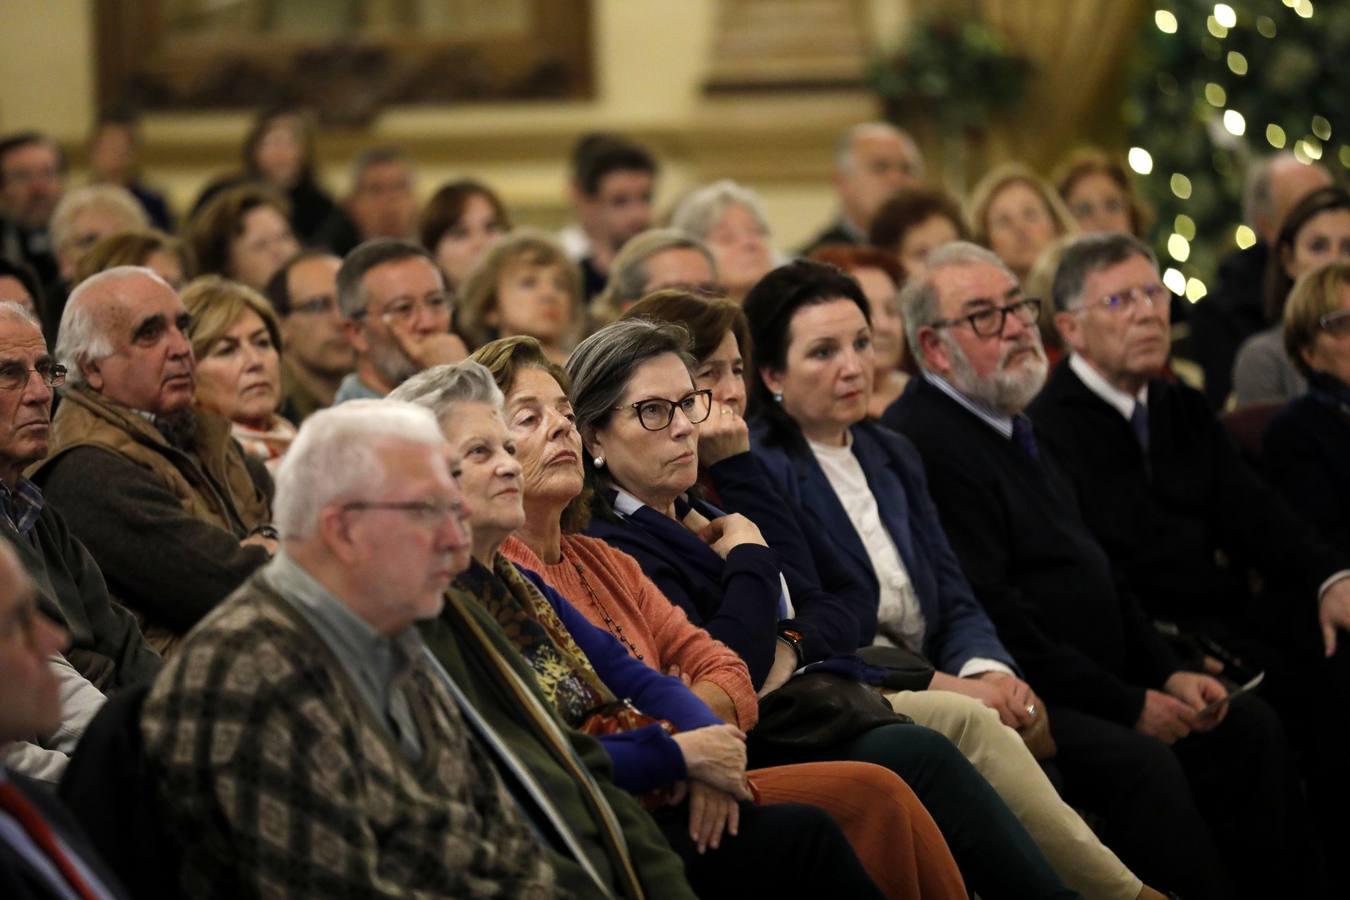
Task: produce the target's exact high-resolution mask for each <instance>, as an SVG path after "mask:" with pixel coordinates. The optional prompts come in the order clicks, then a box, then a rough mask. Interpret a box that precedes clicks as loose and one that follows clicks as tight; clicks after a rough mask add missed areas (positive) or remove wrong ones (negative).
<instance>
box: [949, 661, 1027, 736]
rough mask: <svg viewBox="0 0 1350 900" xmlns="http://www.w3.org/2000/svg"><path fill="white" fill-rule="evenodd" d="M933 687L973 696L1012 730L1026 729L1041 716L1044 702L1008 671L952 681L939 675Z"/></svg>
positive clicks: (981, 674)
mask: <svg viewBox="0 0 1350 900" xmlns="http://www.w3.org/2000/svg"><path fill="white" fill-rule="evenodd" d="M930 688H932V689H934V690H939V691H952V692H954V693H957V694H965V695H966V696H967V697H974V698H975V699H976V700H978V701H980V702H981V703H983V704H984V705H985V706H987V707H989V708H990V709H992V710H993V711H994V712H996V713H998V718H999V721H1001V722H1002V723H1003V724H1004V725H1007V726H1008V727H1009V728H1025V727H1026V726H1028V725H1030V724H1032V723H1033V722H1035V721H1036V716H1038V715H1040V714H1041V703H1040V701H1039V700H1038V699H1037V698H1036V695H1035V694H1034V693H1033V692H1032V690H1031V686H1030V685H1029V684H1027V683H1026V682H1025V681H1023V680H1022V679H1020V678H1018V677H1016V676H1014V675H1009V674H1008V673H1007V672H981V673H980V674H979V675H972V676H970V677H969V678H953V677H952V676H950V675H947V674H944V673H941V672H939V673H937V674H935V675H934V676H933V683H932V684H931V685H930ZM1033 709H1034V710H1035V713H1034V714H1033V713H1032V712H1031V710H1033Z"/></svg>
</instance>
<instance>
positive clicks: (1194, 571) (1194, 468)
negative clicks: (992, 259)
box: [1028, 362, 1344, 622]
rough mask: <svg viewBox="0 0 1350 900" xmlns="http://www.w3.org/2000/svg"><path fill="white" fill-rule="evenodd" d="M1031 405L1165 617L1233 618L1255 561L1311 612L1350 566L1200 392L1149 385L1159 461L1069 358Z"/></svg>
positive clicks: (1131, 581) (1114, 546) (1137, 588)
mask: <svg viewBox="0 0 1350 900" xmlns="http://www.w3.org/2000/svg"><path fill="white" fill-rule="evenodd" d="M1028 411H1029V413H1030V415H1031V416H1032V418H1033V420H1034V421H1035V423H1036V428H1037V430H1038V432H1039V433H1040V434H1041V435H1042V436H1043V438H1044V439H1045V441H1046V442H1047V443H1048V444H1049V445H1050V447H1051V448H1052V450H1053V451H1054V454H1055V458H1056V459H1057V460H1059V462H1060V463H1061V464H1062V465H1063V467H1064V469H1065V471H1066V472H1067V473H1068V474H1069V476H1070V478H1071V479H1072V481H1073V483H1074V488H1075V490H1076V492H1077V494H1078V498H1079V501H1080V508H1081V510H1082V515H1083V518H1084V520H1085V521H1086V522H1087V524H1088V527H1089V528H1090V529H1091V530H1092V533H1093V534H1094V535H1095V536H1096V537H1097V540H1098V541H1100V542H1101V544H1102V546H1103V547H1104V548H1105V549H1106V552H1107V554H1108V555H1109V556H1110V557H1111V559H1112V561H1113V563H1114V564H1115V566H1116V568H1117V571H1119V572H1120V574H1121V577H1122V578H1123V580H1124V583H1125V584H1126V585H1127V587H1128V588H1129V589H1130V590H1131V592H1132V593H1134V594H1135V595H1136V596H1138V597H1139V599H1140V602H1141V603H1142V604H1143V605H1144V606H1145V608H1147V609H1148V610H1149V612H1151V613H1152V614H1153V615H1155V616H1157V617H1159V618H1166V619H1174V620H1178V621H1182V622H1186V621H1195V620H1197V619H1203V618H1206V617H1216V616H1217V617H1224V618H1227V617H1229V616H1231V615H1233V614H1234V613H1236V612H1238V611H1239V610H1240V609H1242V608H1243V607H1245V606H1246V605H1247V602H1248V600H1249V596H1250V590H1249V588H1248V578H1247V568H1248V567H1249V566H1250V567H1255V568H1257V569H1259V570H1260V571H1261V572H1262V574H1263V575H1264V576H1265V580H1266V582H1267V584H1270V585H1274V586H1276V587H1280V588H1283V589H1284V590H1286V591H1288V592H1290V594H1291V596H1292V597H1293V599H1294V601H1295V602H1301V603H1302V604H1303V606H1304V607H1305V608H1306V612H1307V615H1308V616H1311V615H1312V614H1314V612H1315V608H1316V607H1315V598H1316V593H1317V589H1318V587H1319V586H1320V585H1321V584H1322V582H1324V581H1325V580H1326V579H1327V578H1328V577H1329V576H1331V575H1332V574H1334V573H1335V572H1336V571H1338V570H1339V569H1341V568H1344V566H1343V565H1342V561H1341V560H1340V559H1339V558H1338V556H1337V554H1336V553H1334V552H1333V551H1331V549H1330V548H1328V547H1327V546H1325V545H1324V544H1323V543H1322V542H1321V541H1319V540H1318V539H1317V537H1316V536H1315V535H1314V534H1313V533H1312V531H1311V529H1310V528H1308V526H1307V525H1306V524H1304V523H1303V522H1302V521H1301V520H1300V519H1299V518H1298V517H1297V516H1296V515H1295V514H1294V513H1293V512H1292V511H1291V510H1290V509H1289V507H1288V506H1287V505H1286V504H1285V503H1284V502H1283V501H1282V500H1281V499H1280V498H1279V497H1278V495H1276V494H1275V492H1274V491H1272V490H1271V489H1270V488H1269V487H1268V486H1267V485H1266V484H1265V483H1264V482H1262V481H1261V479H1260V478H1259V477H1258V476H1257V475H1256V473H1254V472H1253V471H1251V469H1249V468H1248V467H1247V465H1246V464H1245V463H1244V462H1243V461H1242V459H1241V458H1240V456H1239V454H1238V451H1237V449H1236V448H1235V447H1234V446H1233V443H1232V442H1231V441H1230V440H1229V438H1228V436H1227V434H1226V433H1225V432H1224V430H1223V427H1222V426H1221V425H1220V424H1219V423H1218V421H1217V420H1216V419H1215V418H1214V415H1213V414H1212V413H1211V412H1210V410H1209V408H1208V407H1207V405H1206V403H1205V399H1204V397H1202V396H1201V395H1200V394H1199V393H1198V392H1197V391H1194V390H1192V389H1191V388H1188V387H1186V386H1184V385H1180V384H1173V383H1170V382H1166V381H1162V380H1154V381H1153V382H1152V383H1151V384H1150V385H1149V387H1148V421H1149V452H1148V460H1147V461H1146V460H1145V458H1144V453H1143V451H1142V449H1141V448H1140V445H1139V442H1138V441H1137V440H1136V439H1135V437H1134V433H1133V432H1132V431H1131V430H1130V425H1129V422H1128V421H1127V420H1126V419H1125V417H1124V416H1123V415H1121V414H1120V411H1119V410H1117V409H1116V408H1115V407H1112V406H1111V405H1110V404H1108V403H1107V402H1106V401H1105V400H1102V399H1101V398H1100V397H1098V396H1097V395H1096V394H1094V393H1093V392H1092V391H1091V390H1089V389H1088V387H1087V386H1086V385H1085V384H1083V382H1082V380H1081V379H1079V377H1078V376H1077V375H1076V374H1075V373H1074V372H1073V370H1072V369H1071V368H1070V367H1069V365H1068V363H1067V362H1065V363H1061V364H1060V365H1059V367H1058V368H1056V369H1055V371H1054V373H1053V374H1052V375H1051V376H1050V380H1049V381H1048V382H1047V383H1046V386H1045V389H1044V390H1042V391H1041V393H1040V396H1038V397H1037V398H1036V401H1035V402H1034V403H1032V404H1031V407H1030V409H1029V410H1028ZM1308 621H1309V622H1310V621H1311V619H1308Z"/></svg>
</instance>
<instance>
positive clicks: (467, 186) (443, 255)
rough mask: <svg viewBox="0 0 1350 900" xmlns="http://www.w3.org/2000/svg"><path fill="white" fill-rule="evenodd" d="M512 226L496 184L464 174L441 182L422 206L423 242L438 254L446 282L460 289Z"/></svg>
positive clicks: (420, 228)
mask: <svg viewBox="0 0 1350 900" xmlns="http://www.w3.org/2000/svg"><path fill="white" fill-rule="evenodd" d="M510 230H511V217H510V216H508V215H507V213H506V207H505V206H503V205H502V201H501V198H500V197H498V196H497V194H496V192H494V191H493V190H492V188H490V187H488V186H487V185H486V184H483V183H482V182H481V181H475V180H474V179H472V178H463V179H460V180H459V181H451V182H449V183H448V184H444V185H442V186H441V188H440V190H438V191H436V193H434V194H432V195H431V199H430V200H428V201H427V205H426V206H424V207H422V218H421V222H420V223H419V224H418V227H417V236H418V239H419V240H420V241H421V242H422V246H423V247H425V248H426V249H427V251H428V252H430V253H431V255H432V256H434V257H435V258H436V265H438V266H440V267H441V272H443V273H444V274H445V282H446V285H447V286H448V287H449V288H450V290H452V291H459V290H460V289H461V288H462V287H463V285H464V280H465V279H466V278H468V277H469V272H470V271H471V270H472V269H473V267H474V266H475V265H476V264H477V263H478V261H479V260H480V259H482V258H483V254H484V253H486V252H487V249H488V247H490V246H492V242H493V241H495V240H497V239H498V238H500V237H501V236H502V235H504V234H506V233H507V232H508V231H510Z"/></svg>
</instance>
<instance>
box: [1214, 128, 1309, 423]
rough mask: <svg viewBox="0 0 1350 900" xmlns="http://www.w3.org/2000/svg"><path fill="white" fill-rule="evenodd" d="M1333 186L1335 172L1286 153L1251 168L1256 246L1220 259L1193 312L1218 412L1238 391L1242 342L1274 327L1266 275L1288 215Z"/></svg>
mask: <svg viewBox="0 0 1350 900" xmlns="http://www.w3.org/2000/svg"><path fill="white" fill-rule="evenodd" d="M1330 186H1331V173H1329V172H1328V171H1327V170H1326V169H1325V168H1323V167H1322V166H1321V165H1320V164H1317V163H1312V164H1307V163H1304V162H1303V161H1302V160H1300V159H1299V158H1298V157H1296V156H1294V154H1293V153H1292V152H1289V151H1284V152H1281V153H1276V154H1273V155H1271V156H1267V157H1260V158H1257V159H1255V160H1254V161H1253V162H1252V164H1251V165H1250V166H1249V167H1248V169H1247V176H1246V185H1245V187H1244V189H1243V192H1242V218H1243V221H1244V222H1246V223H1247V225H1248V226H1249V227H1250V228H1251V229H1252V230H1253V231H1254V232H1255V233H1256V238H1257V240H1256V243H1255V244H1253V245H1252V246H1250V247H1247V248H1246V249H1237V250H1233V251H1232V252H1230V253H1229V254H1228V255H1227V256H1225V257H1223V258H1222V259H1220V260H1219V266H1218V271H1217V272H1216V273H1215V280H1214V283H1212V284H1211V285H1210V291H1209V293H1208V294H1206V295H1205V296H1203V297H1201V298H1200V300H1199V302H1198V303H1196V304H1195V305H1194V306H1193V307H1192V308H1191V311H1190V315H1189V317H1188V318H1189V321H1190V325H1191V338H1192V345H1193V347H1194V350H1195V357H1196V359H1197V361H1198V362H1199V363H1200V365H1201V367H1202V368H1203V369H1204V372H1205V396H1206V397H1207V398H1208V399H1209V404H1210V406H1211V407H1212V408H1214V409H1221V408H1222V407H1223V406H1224V404H1225V403H1227V402H1228V395H1229V394H1230V393H1231V391H1232V386H1233V359H1234V357H1236V356H1237V351H1238V347H1240V346H1242V342H1243V341H1245V340H1246V339H1247V338H1249V337H1251V336H1252V335H1254V334H1256V333H1257V332H1259V331H1261V330H1263V329H1265V328H1268V327H1270V324H1271V323H1270V321H1269V320H1268V319H1267V318H1266V312H1265V293H1264V290H1263V288H1264V285H1265V281H1264V276H1265V274H1266V272H1267V270H1268V266H1269V264H1270V261H1271V248H1272V247H1274V246H1275V239H1276V238H1277V237H1278V236H1279V233H1280V226H1281V225H1283V224H1284V219H1285V216H1287V215H1288V214H1289V210H1291V209H1293V208H1294V206H1295V205H1297V204H1298V202H1299V201H1300V200H1302V199H1303V198H1304V197H1306V196H1307V195H1308V194H1310V193H1312V192H1313V191H1315V190H1317V189H1318V188H1323V187H1330Z"/></svg>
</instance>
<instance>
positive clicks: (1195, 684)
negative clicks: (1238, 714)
mask: <svg viewBox="0 0 1350 900" xmlns="http://www.w3.org/2000/svg"><path fill="white" fill-rule="evenodd" d="M1163 690H1165V691H1167V693H1169V694H1171V695H1172V696H1173V697H1176V698H1177V699H1178V700H1180V701H1181V702H1182V703H1185V704H1186V705H1187V706H1189V707H1190V708H1191V709H1193V710H1195V712H1197V713H1198V712H1199V711H1200V710H1202V709H1204V708H1205V707H1206V706H1209V705H1210V704H1211V703H1213V702H1214V701H1216V700H1222V699H1223V698H1224V697H1227V696H1228V689H1227V688H1226V687H1224V686H1223V684H1222V683H1221V682H1220V681H1219V680H1218V679H1217V678H1212V677H1210V676H1209V675H1201V674H1199V673H1198V672H1173V673H1172V675H1171V676H1170V677H1169V678H1168V679H1167V681H1166V682H1164V683H1163ZM1226 715H1228V704H1226V703H1225V704H1224V705H1223V706H1220V707H1219V708H1218V709H1216V710H1214V712H1212V713H1210V714H1209V715H1207V716H1203V717H1202V716H1198V715H1197V716H1194V717H1193V718H1192V722H1191V730H1192V731H1210V730H1211V729H1213V728H1214V726H1216V725H1218V724H1219V723H1220V722H1222V721H1223V717H1224V716H1226Z"/></svg>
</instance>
